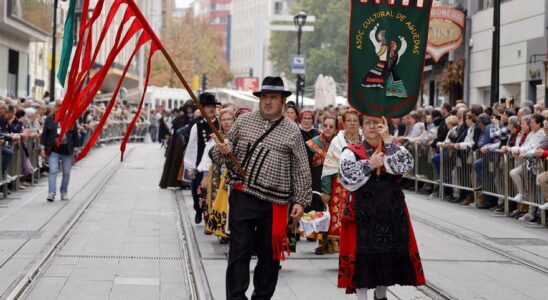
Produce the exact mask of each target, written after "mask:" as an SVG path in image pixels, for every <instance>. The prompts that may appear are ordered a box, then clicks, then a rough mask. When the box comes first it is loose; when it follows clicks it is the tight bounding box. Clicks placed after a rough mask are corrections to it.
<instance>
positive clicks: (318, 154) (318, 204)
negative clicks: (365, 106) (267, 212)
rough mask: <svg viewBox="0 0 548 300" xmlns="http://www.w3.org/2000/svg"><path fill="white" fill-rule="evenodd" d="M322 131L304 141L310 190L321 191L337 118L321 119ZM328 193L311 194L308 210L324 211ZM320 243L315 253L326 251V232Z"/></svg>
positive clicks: (335, 130)
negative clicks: (310, 179)
mask: <svg viewBox="0 0 548 300" xmlns="http://www.w3.org/2000/svg"><path fill="white" fill-rule="evenodd" d="M322 126H323V132H322V133H321V134H320V135H319V136H317V137H315V138H313V139H311V140H309V141H308V142H306V146H307V152H308V157H309V161H310V171H311V173H312V190H313V191H317V192H321V190H322V169H323V163H324V160H325V157H326V156H327V150H328V149H329V144H331V140H333V138H334V137H335V135H336V134H337V130H338V127H337V119H336V118H334V117H326V118H325V119H324V121H323V124H322ZM329 198H330V197H329V195H324V196H323V197H320V196H319V195H313V196H312V204H311V205H310V208H309V209H308V210H315V211H324V210H325V208H326V207H327V206H329ZM319 241H320V245H319V247H318V248H316V250H315V253H316V254H318V255H320V254H324V253H325V252H326V251H327V234H323V235H322V238H321V239H320V240H319Z"/></svg>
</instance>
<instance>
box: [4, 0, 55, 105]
mask: <svg viewBox="0 0 548 300" xmlns="http://www.w3.org/2000/svg"><path fill="white" fill-rule="evenodd" d="M33 4H34V5H30V4H29V3H28V1H26V2H22V1H16V0H6V1H0V96H3V97H10V98H17V97H27V96H35V97H41V96H42V95H43V93H44V91H45V90H48V89H49V88H48V84H49V73H48V72H47V69H48V63H49V64H50V65H51V48H49V49H50V50H49V51H48V47H47V45H48V40H51V34H52V30H53V29H52V27H51V20H52V18H53V15H52V13H53V0H51V1H36V3H33ZM64 7H65V6H64V5H63V4H60V10H59V11H60V12H61V13H60V14H59V15H60V16H63V15H64V14H63V12H64V11H65V10H64ZM59 19H62V18H58V20H59ZM61 24H62V22H60V23H59V25H61ZM58 28H59V27H58Z"/></svg>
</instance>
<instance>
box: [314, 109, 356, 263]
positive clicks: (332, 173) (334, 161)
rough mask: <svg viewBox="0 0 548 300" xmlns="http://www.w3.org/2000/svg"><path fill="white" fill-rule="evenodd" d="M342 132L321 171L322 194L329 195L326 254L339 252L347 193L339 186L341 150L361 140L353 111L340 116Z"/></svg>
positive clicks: (333, 142) (332, 143)
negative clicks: (329, 217)
mask: <svg viewBox="0 0 548 300" xmlns="http://www.w3.org/2000/svg"><path fill="white" fill-rule="evenodd" d="M342 121H343V124H344V130H341V131H339V133H338V134H337V135H336V136H335V137H334V138H333V140H332V141H331V144H330V145H329V150H328V151H327V155H326V157H325V161H324V164H323V169H322V193H323V194H325V195H329V196H330V197H329V214H330V215H331V221H330V224H329V231H328V233H327V247H326V249H325V250H326V251H325V252H326V253H337V252H339V236H340V233H341V217H342V211H343V203H344V200H345V199H346V197H347V196H348V191H347V190H346V189H345V188H344V187H343V186H342V185H341V182H340V179H339V164H340V161H339V160H340V157H341V153H342V151H343V149H344V148H345V147H346V146H347V145H350V144H353V143H358V142H360V141H361V140H362V138H361V135H360V116H359V113H358V112H357V111H355V110H352V109H350V110H347V111H345V112H344V113H343V115H342Z"/></svg>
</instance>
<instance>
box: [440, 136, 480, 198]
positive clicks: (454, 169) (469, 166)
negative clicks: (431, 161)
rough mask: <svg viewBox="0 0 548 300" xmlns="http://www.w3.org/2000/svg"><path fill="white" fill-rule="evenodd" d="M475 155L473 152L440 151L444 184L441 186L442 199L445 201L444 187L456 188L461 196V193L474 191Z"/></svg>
mask: <svg viewBox="0 0 548 300" xmlns="http://www.w3.org/2000/svg"><path fill="white" fill-rule="evenodd" d="M474 160H475V155H474V153H473V152H470V151H467V150H459V149H449V148H444V147H442V148H441V149H440V173H441V174H442V178H443V180H442V184H441V185H440V195H441V196H440V197H441V198H442V199H443V196H444V187H450V188H454V189H456V190H457V191H458V194H459V195H460V192H461V191H471V192H473V191H474V189H475V188H474V186H475V183H474V180H473V177H472V174H473V173H474V169H473V163H474Z"/></svg>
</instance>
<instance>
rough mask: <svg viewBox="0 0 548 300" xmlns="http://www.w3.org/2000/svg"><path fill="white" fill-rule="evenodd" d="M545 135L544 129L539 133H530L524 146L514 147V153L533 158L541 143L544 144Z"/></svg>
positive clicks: (538, 131)
mask: <svg viewBox="0 0 548 300" xmlns="http://www.w3.org/2000/svg"><path fill="white" fill-rule="evenodd" d="M545 135H546V134H545V133H544V129H543V128H541V129H539V130H537V132H529V134H528V135H527V137H526V138H525V142H523V145H521V146H514V147H512V152H518V151H519V153H520V154H525V155H526V156H533V155H534V154H535V149H537V147H538V145H539V144H540V142H542V140H543V139H544V136H545Z"/></svg>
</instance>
